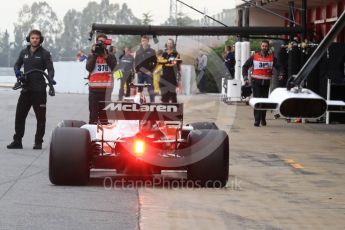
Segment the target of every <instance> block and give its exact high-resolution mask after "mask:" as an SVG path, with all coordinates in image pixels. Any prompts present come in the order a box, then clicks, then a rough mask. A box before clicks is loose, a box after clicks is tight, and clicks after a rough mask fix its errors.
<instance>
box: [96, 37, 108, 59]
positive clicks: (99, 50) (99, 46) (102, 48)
mask: <svg viewBox="0 0 345 230" xmlns="http://www.w3.org/2000/svg"><path fill="white" fill-rule="evenodd" d="M111 43H112V41H111V39H107V40H105V41H102V40H98V41H96V44H95V53H96V54H97V55H102V54H105V53H106V52H107V49H106V46H107V45H111Z"/></svg>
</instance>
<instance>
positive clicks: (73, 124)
mask: <svg viewBox="0 0 345 230" xmlns="http://www.w3.org/2000/svg"><path fill="white" fill-rule="evenodd" d="M83 125H86V122H84V121H78V120H63V121H61V122H60V123H59V124H58V127H60V128H62V127H75V128H80V127H82V126H83Z"/></svg>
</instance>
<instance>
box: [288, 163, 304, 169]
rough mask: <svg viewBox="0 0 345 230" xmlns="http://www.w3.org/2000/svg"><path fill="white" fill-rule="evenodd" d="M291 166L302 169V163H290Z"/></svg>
mask: <svg viewBox="0 0 345 230" xmlns="http://www.w3.org/2000/svg"><path fill="white" fill-rule="evenodd" d="M291 166H292V167H294V168H295V169H302V168H304V167H303V166H302V165H300V164H291Z"/></svg>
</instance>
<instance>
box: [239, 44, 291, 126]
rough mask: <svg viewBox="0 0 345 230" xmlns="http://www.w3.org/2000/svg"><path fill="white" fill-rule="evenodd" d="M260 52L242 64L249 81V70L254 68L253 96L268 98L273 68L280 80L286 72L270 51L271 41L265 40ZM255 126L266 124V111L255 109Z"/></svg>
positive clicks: (245, 77)
mask: <svg viewBox="0 0 345 230" xmlns="http://www.w3.org/2000/svg"><path fill="white" fill-rule="evenodd" d="M260 48H261V50H260V52H256V53H254V55H252V56H251V57H250V58H249V59H248V60H247V61H246V62H245V63H244V65H243V66H242V75H243V80H244V81H245V83H246V84H248V83H249V79H248V70H249V69H250V68H252V73H251V84H252V87H253V97H261V98H267V97H268V94H269V88H270V80H271V79H272V76H273V68H275V69H276V70H277V72H278V73H279V75H278V76H279V80H283V76H284V73H283V72H282V71H283V68H282V67H281V65H280V63H279V62H278V60H277V59H276V58H275V57H274V56H273V54H272V53H270V52H269V48H270V45H269V41H267V40H263V41H262V42H261V45H260ZM254 119H255V122H254V126H256V127H259V126H260V123H261V125H262V126H266V124H267V123H266V111H264V110H263V111H261V110H255V109H254Z"/></svg>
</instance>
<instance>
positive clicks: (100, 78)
mask: <svg viewBox="0 0 345 230" xmlns="http://www.w3.org/2000/svg"><path fill="white" fill-rule="evenodd" d="M96 40H97V43H96V44H94V45H93V46H92V50H91V53H90V54H89V56H88V58H87V63H86V69H87V71H89V111H90V119H89V123H90V124H95V123H97V120H98V115H99V114H98V113H99V111H100V110H101V109H102V107H104V106H105V104H104V101H110V99H111V93H112V91H113V87H114V79H113V74H112V72H113V70H114V68H115V66H116V58H115V56H114V55H113V54H111V53H109V52H108V50H107V49H106V45H105V41H106V40H107V36H106V35H105V34H99V35H98V36H97V38H96ZM101 103H102V104H101ZM99 119H100V120H103V121H104V122H107V117H106V114H100V117H99Z"/></svg>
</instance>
